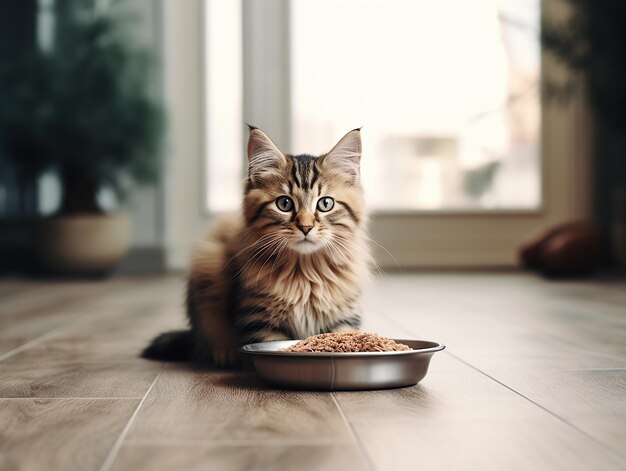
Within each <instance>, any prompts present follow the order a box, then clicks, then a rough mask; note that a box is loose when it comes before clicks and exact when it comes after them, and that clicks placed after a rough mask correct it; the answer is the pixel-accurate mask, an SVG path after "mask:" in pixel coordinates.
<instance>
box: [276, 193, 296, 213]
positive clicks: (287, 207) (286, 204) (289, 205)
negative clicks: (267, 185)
mask: <svg viewBox="0 0 626 471" xmlns="http://www.w3.org/2000/svg"><path fill="white" fill-rule="evenodd" d="M276 207H278V209H280V210H281V211H283V212H285V213H288V212H289V211H291V210H292V209H293V200H292V199H291V198H289V196H279V197H278V198H276Z"/></svg>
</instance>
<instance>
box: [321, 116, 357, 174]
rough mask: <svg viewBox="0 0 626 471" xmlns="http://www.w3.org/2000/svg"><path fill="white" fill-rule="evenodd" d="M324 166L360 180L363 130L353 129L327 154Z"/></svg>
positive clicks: (323, 161) (323, 162)
mask: <svg viewBox="0 0 626 471" xmlns="http://www.w3.org/2000/svg"><path fill="white" fill-rule="evenodd" d="M322 165H324V166H326V167H328V168H334V169H337V170H340V171H342V172H344V173H345V174H347V175H349V176H350V177H352V178H354V179H355V180H358V179H359V175H360V173H361V172H360V167H361V129H360V128H358V129H353V130H352V131H350V132H349V133H348V134H346V135H345V136H343V137H342V138H341V140H340V141H339V142H338V143H337V144H336V145H335V147H333V148H332V150H331V151H330V152H329V153H328V154H326V155H325V156H324V158H323V160H322Z"/></svg>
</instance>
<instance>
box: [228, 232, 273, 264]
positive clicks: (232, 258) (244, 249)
mask: <svg viewBox="0 0 626 471" xmlns="http://www.w3.org/2000/svg"><path fill="white" fill-rule="evenodd" d="M252 229H254V227H250V226H249V227H245V228H244V229H242V230H241V231H239V232H237V234H241V233H242V232H244V231H247V230H252ZM272 236H274V234H273V233H271V234H265V235H263V236H261V237H259V238H258V239H257V240H255V241H254V242H253V243H251V244H250V245H248V246H246V247H244V248H243V249H241V250H239V251H237V253H235V254H233V255H232V257H230V258H229V259H228V260H227V261H226V263H225V264H224V266H223V267H222V268H221V269H220V271H218V272H217V273H218V274H219V273H222V272H223V271H224V270H225V269H226V268H227V267H228V266H229V265H230V263H231V262H232V261H233V260H235V259H236V258H237V257H238V256H239V255H241V254H243V253H245V252H246V251H248V250H252V249H254V248H255V247H256V245H257V244H259V243H260V242H263V241H264V240H267V239H268V238H271V237H272Z"/></svg>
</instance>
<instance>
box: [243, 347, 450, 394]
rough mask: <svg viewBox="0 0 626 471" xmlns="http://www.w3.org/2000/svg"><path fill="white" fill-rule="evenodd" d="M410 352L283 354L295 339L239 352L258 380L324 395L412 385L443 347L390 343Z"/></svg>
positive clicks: (422, 374)
mask: <svg viewBox="0 0 626 471" xmlns="http://www.w3.org/2000/svg"><path fill="white" fill-rule="evenodd" d="M394 340H395V341H396V342H398V343H403V344H405V345H408V346H409V347H411V348H412V349H413V350H406V351H401V352H355V353H331V352H323V353H303V352H283V351H281V350H282V349H284V348H287V347H289V346H291V345H293V344H295V343H297V342H298V340H281V341H277V342H262V343H253V344H250V345H245V346H243V347H241V352H242V353H244V354H246V355H250V357H251V358H252V361H253V363H254V367H255V369H256V371H257V373H258V375H259V376H260V377H261V378H263V379H264V380H265V381H268V382H270V383H272V384H275V385H278V386H281V387H287V388H294V389H314V390H324V391H341V390H364V389H387V388H400V387H404V386H412V385H414V384H417V383H419V382H420V381H421V380H422V379H423V378H424V376H426V373H427V372H428V365H429V364H430V359H431V357H432V356H433V354H434V353H436V352H438V351H440V350H443V349H444V348H445V346H444V345H441V344H439V343H437V342H428V341H425V340H402V339H399V340H397V339H394Z"/></svg>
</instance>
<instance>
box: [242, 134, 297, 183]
mask: <svg viewBox="0 0 626 471" xmlns="http://www.w3.org/2000/svg"><path fill="white" fill-rule="evenodd" d="M286 163H287V159H285V156H284V155H283V154H282V152H281V151H280V150H278V147H276V145H275V144H274V143H273V142H272V140H271V139H270V138H269V137H267V134H265V133H264V132H263V131H261V130H260V129H258V128H254V127H250V136H249V137H248V176H249V177H250V178H251V179H253V180H254V179H257V178H259V177H262V176H263V174H268V173H274V172H275V171H276V170H279V169H281V168H282V167H283V166H284V165H285V164H286Z"/></svg>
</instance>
